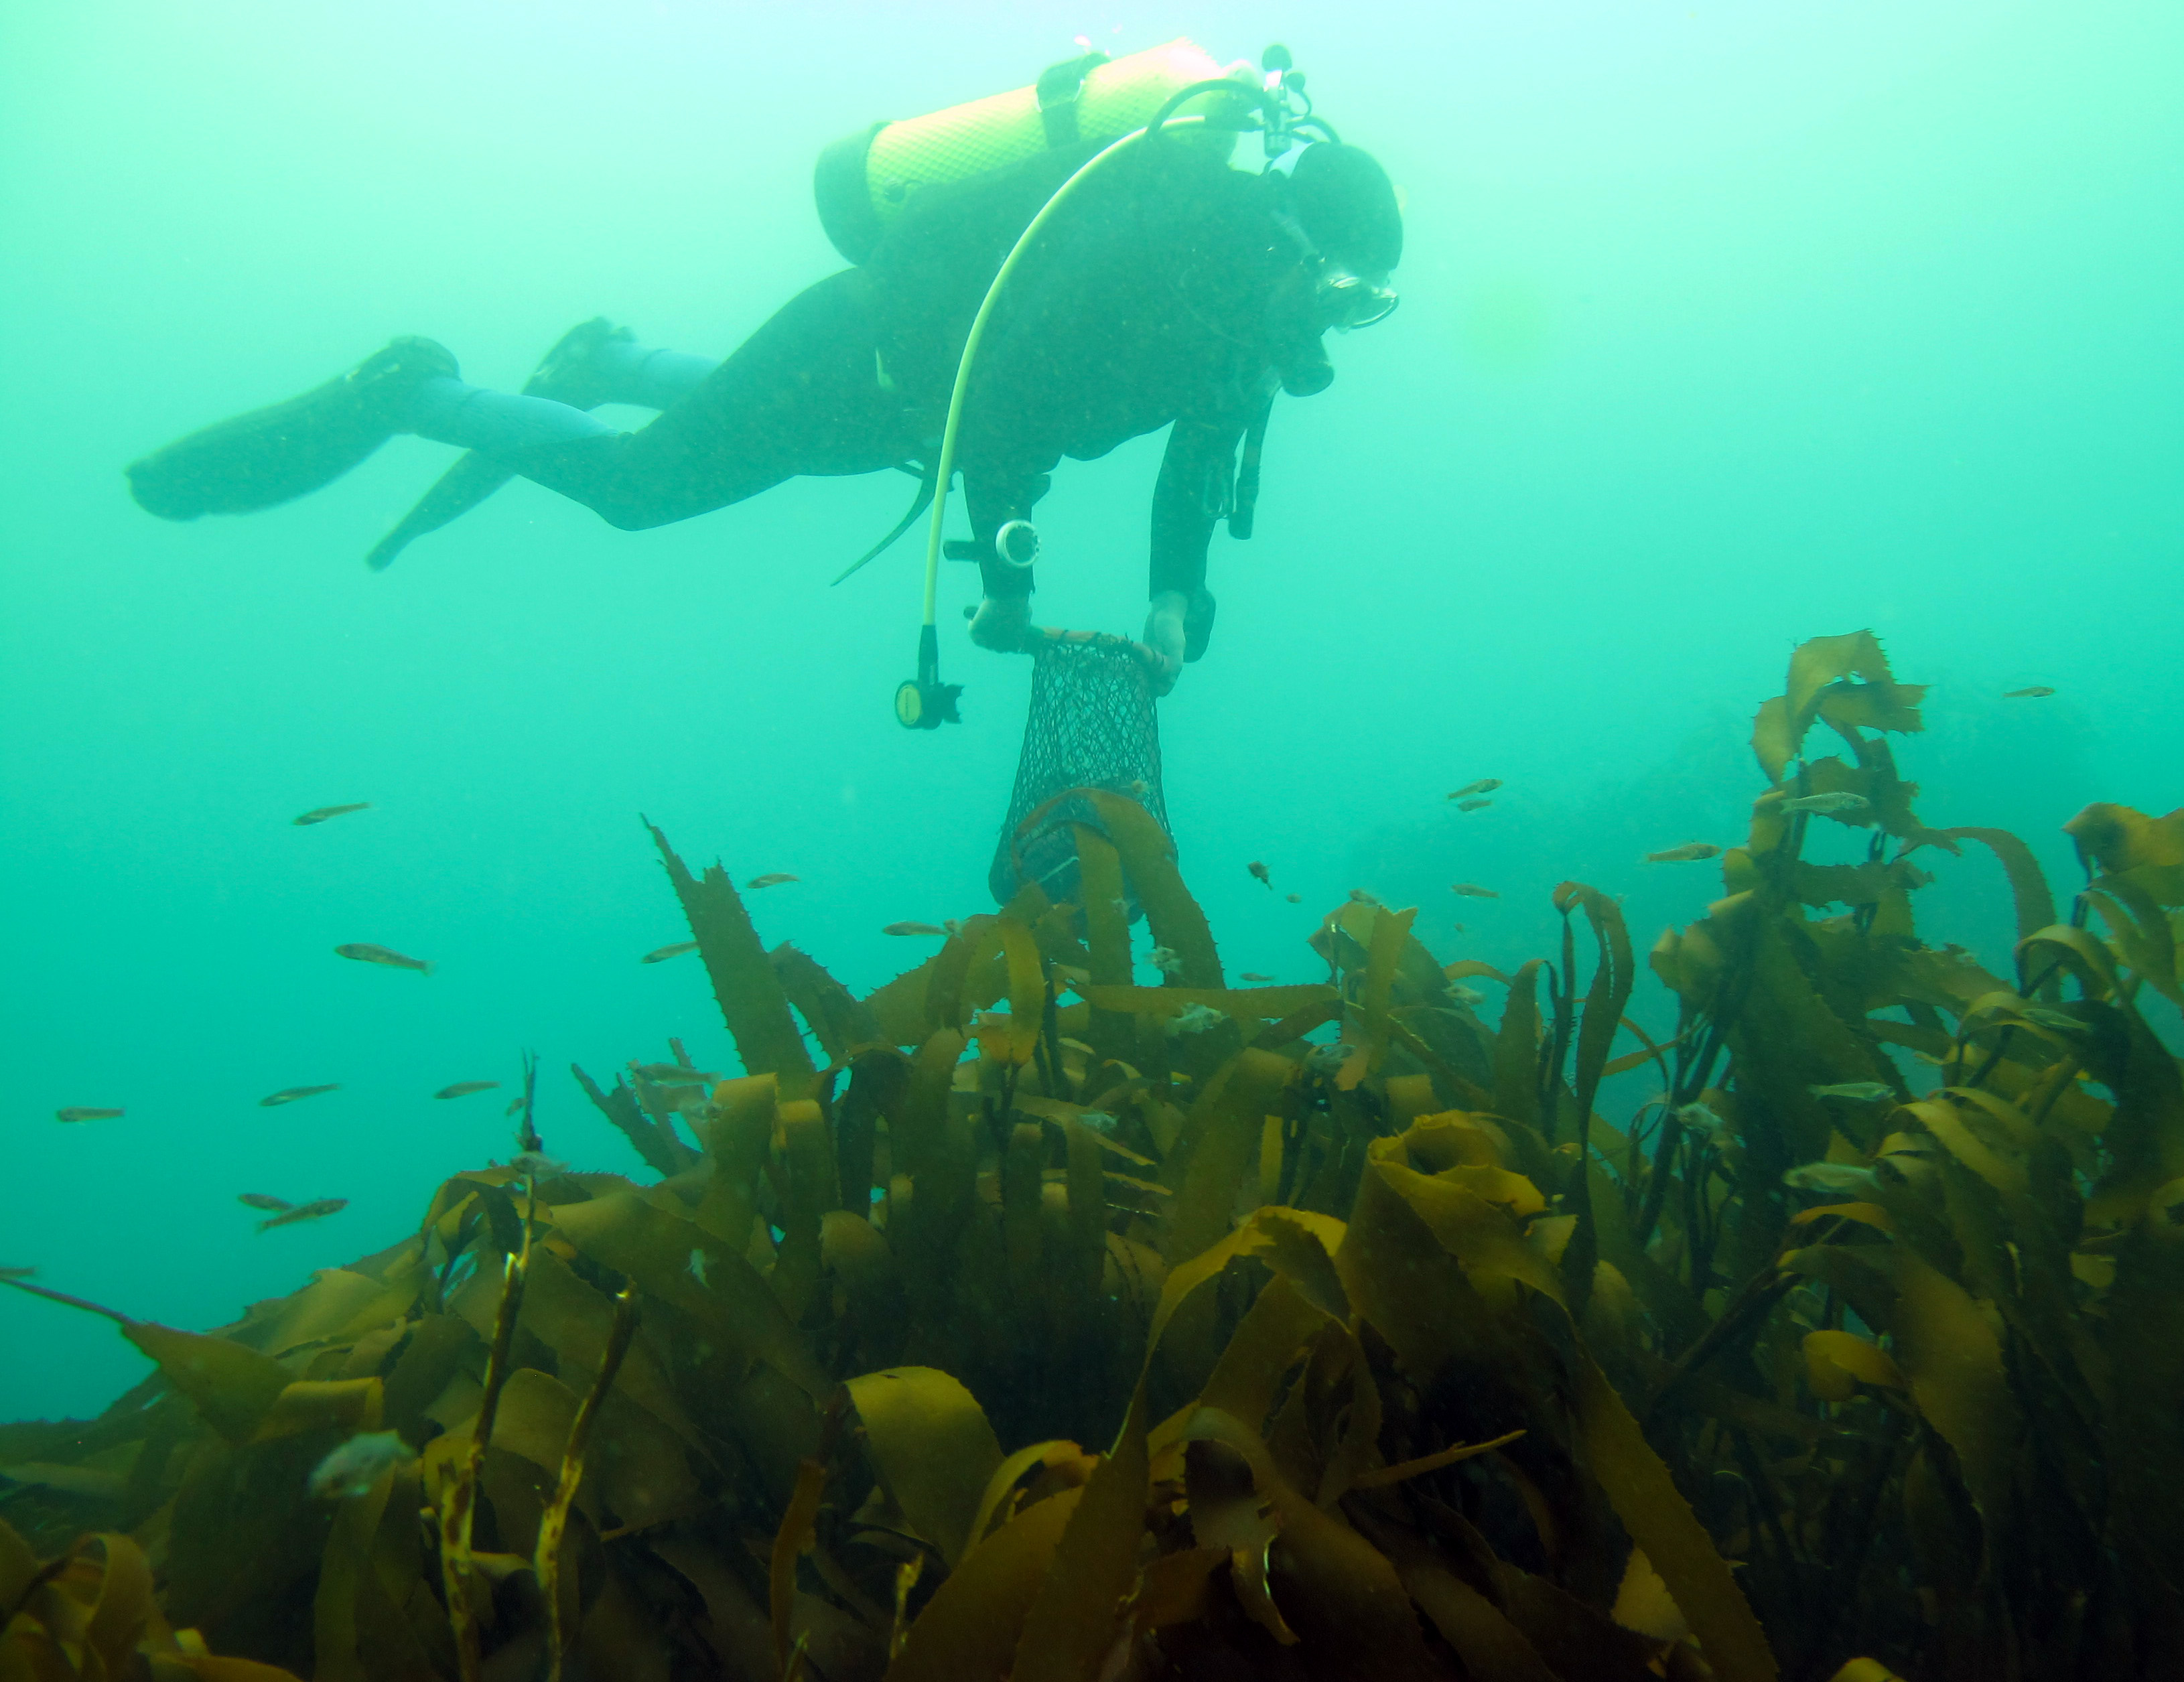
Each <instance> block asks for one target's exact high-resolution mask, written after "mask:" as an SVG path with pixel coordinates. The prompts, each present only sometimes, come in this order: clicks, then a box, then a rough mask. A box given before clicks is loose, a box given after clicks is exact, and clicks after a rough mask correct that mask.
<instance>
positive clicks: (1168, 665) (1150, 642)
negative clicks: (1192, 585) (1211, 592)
mask: <svg viewBox="0 0 2184 1682" xmlns="http://www.w3.org/2000/svg"><path fill="white" fill-rule="evenodd" d="M1189 608H1190V598H1189V597H1188V596H1186V595H1184V593H1183V592H1182V591H1180V590H1162V592H1161V593H1159V594H1158V595H1156V596H1155V597H1154V598H1153V599H1152V605H1151V609H1150V610H1148V611H1147V612H1146V614H1145V647H1146V648H1148V649H1151V651H1152V656H1153V693H1155V694H1157V695H1165V694H1166V693H1167V692H1168V691H1169V690H1171V689H1173V688H1175V680H1176V679H1177V678H1178V677H1181V676H1182V675H1183V658H1184V628H1183V620H1184V613H1185V611H1186V610H1188V609H1189Z"/></svg>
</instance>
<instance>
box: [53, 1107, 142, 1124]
mask: <svg viewBox="0 0 2184 1682" xmlns="http://www.w3.org/2000/svg"><path fill="white" fill-rule="evenodd" d="M125 1113H126V1112H125V1111H120V1110H100V1109H97V1108H95V1107H93V1106H91V1105H88V1104H71V1105H70V1106H69V1107H68V1108H67V1109H65V1110H56V1111H53V1119H54V1120H55V1121H57V1122H111V1121H114V1120H118V1119H119V1118H120V1117H121V1116H122V1115H124V1114H125Z"/></svg>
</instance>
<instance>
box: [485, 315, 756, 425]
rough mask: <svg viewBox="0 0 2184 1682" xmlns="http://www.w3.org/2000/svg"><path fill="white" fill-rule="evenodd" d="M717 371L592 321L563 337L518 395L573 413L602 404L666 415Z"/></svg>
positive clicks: (706, 362)
mask: <svg viewBox="0 0 2184 1682" xmlns="http://www.w3.org/2000/svg"><path fill="white" fill-rule="evenodd" d="M719 366H720V363H719V361H718V360H717V359H715V358H713V357H710V356H692V355H689V354H687V353H685V352H682V351H679V350H660V349H656V348H654V347H652V346H650V345H642V344H639V343H638V342H637V338H636V336H635V335H634V334H632V332H631V331H630V330H629V329H628V328H627V327H617V326H614V325H613V324H612V323H611V322H610V321H609V320H607V319H606V318H605V317H604V316H598V317H594V318H593V320H589V321H584V322H580V323H579V324H578V325H577V326H573V327H571V328H570V329H569V331H567V332H565V333H564V334H563V335H562V336H561V338H560V343H557V344H556V345H555V346H554V348H553V349H551V350H549V351H548V352H547V353H546V354H545V357H544V358H543V359H542V360H541V361H540V363H539V364H538V372H536V373H534V374H533V375H532V376H531V378H530V379H529V381H528V382H526V383H525V385H524V387H523V391H524V394H525V395H526V396H527V397H549V398H553V399H554V401H555V402H557V403H565V404H571V405H572V406H573V407H575V408H577V409H597V408H598V407H599V405H600V404H603V403H626V404H632V405H634V406H635V407H638V408H640V409H672V408H673V407H674V406H675V405H676V404H678V403H680V402H681V401H682V399H683V398H686V397H688V396H689V395H690V393H692V392H694V391H695V390H697V388H698V387H699V386H700V385H702V384H703V383H704V382H705V376H707V375H708V374H710V373H711V372H712V371H713V370H714V369H716V368H717V367H719Z"/></svg>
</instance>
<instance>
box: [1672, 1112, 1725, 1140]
mask: <svg viewBox="0 0 2184 1682" xmlns="http://www.w3.org/2000/svg"><path fill="white" fill-rule="evenodd" d="M1671 1113H1673V1114H1674V1117H1675V1118H1676V1119H1677V1120H1678V1121H1679V1122H1682V1123H1683V1124H1684V1125H1685V1127H1687V1128H1690V1129H1691V1131H1692V1132H1693V1133H1701V1134H1703V1135H1704V1136H1705V1138H1706V1139H1707V1142H1708V1144H1710V1145H1726V1144H1728V1143H1729V1142H1730V1132H1729V1123H1728V1122H1724V1120H1722V1118H1721V1117H1719V1116H1717V1115H1716V1114H1714V1112H1713V1111H1712V1110H1711V1109H1709V1108H1708V1106H1706V1105H1704V1104H1686V1105H1685V1106H1683V1107H1682V1108H1680V1109H1679V1110H1676V1111H1672V1112H1671Z"/></svg>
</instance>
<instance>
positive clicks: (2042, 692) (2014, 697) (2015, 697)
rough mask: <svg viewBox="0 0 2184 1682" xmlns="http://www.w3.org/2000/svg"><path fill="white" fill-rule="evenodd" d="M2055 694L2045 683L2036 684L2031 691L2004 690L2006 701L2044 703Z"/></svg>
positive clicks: (2003, 695) (2003, 694)
mask: <svg viewBox="0 0 2184 1682" xmlns="http://www.w3.org/2000/svg"><path fill="white" fill-rule="evenodd" d="M2053 693H2055V692H2054V691H2053V689H2051V688H2048V686H2047V685H2046V684H2045V683H2035V684H2034V685H2033V686H2032V687H2031V688H2029V689H2004V690H2003V692H2002V698H2003V699H2004V700H2005V701H2044V700H2045V699H2048V696H2050V695H2052V694H2053Z"/></svg>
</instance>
